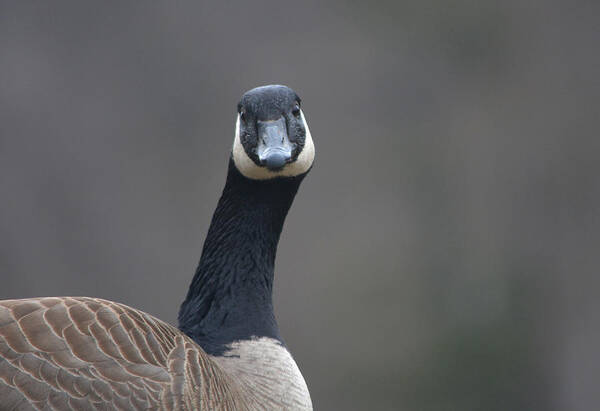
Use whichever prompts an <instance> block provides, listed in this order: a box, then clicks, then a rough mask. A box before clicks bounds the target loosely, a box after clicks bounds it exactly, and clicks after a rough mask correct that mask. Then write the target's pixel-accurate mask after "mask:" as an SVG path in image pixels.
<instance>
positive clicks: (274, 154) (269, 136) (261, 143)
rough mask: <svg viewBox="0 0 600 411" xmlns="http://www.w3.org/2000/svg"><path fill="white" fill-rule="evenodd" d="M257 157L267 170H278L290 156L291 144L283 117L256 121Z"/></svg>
mask: <svg viewBox="0 0 600 411" xmlns="http://www.w3.org/2000/svg"><path fill="white" fill-rule="evenodd" d="M256 125H257V128H258V150H257V154H258V159H259V160H260V164H261V165H263V166H266V167H267V168H268V169H269V170H273V171H275V170H279V169H281V168H282V167H283V166H284V165H286V163H287V162H289V161H290V159H291V158H292V144H291V143H290V140H289V138H288V134H287V127H286V124H285V119H284V118H283V117H280V118H279V119H278V120H269V121H260V120H259V121H257V122H256Z"/></svg>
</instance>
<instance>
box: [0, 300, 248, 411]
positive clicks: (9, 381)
mask: <svg viewBox="0 0 600 411" xmlns="http://www.w3.org/2000/svg"><path fill="white" fill-rule="evenodd" d="M240 392H241V391H240V389H239V388H238V387H237V385H236V382H235V381H233V380H232V379H231V378H229V376H228V375H227V374H226V373H224V372H223V370H222V369H220V368H219V366H218V365H216V364H215V363H214V362H213V361H212V360H211V359H210V357H209V356H208V355H207V354H206V353H205V352H204V351H203V350H202V349H201V348H200V347H199V346H198V345H197V344H196V343H194V342H193V341H192V340H191V339H189V338H188V337H187V336H185V335H184V334H183V333H181V332H180V331H179V330H177V329H176V328H174V327H172V326H170V325H169V324H166V323H164V322H162V321H160V320H158V319H156V318H154V317H152V316H150V315H148V314H145V313H143V312H141V311H138V310H134V309H133V308H130V307H127V306H125V305H122V304H118V303H114V302H111V301H106V300H101V299H97V298H87V297H51V298H32V299H26V300H5V301H0V399H1V401H0V410H28V409H38V410H42V409H44V410H71V409H81V410H94V409H98V410H108V409H122V410H151V409H165V410H196V409H246V408H247V407H246V406H245V404H244V403H243V401H242V399H241V397H240Z"/></svg>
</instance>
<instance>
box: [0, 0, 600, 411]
mask: <svg viewBox="0 0 600 411" xmlns="http://www.w3.org/2000/svg"><path fill="white" fill-rule="evenodd" d="M599 15H600V3H599V2H593V1H584V0H582V1H561V2H558V1H546V2H535V1H517V0H508V1H502V2H495V1H475V0H472V1H467V0H459V1H451V2H446V1H441V0H430V1H427V0H426V1H405V2H396V1H383V2H349V1H327V2H323V1H316V0H312V1H310V0H309V1H302V2H289V3H288V2H276V1H252V2H242V1H237V2H235V1H234V2H230V1H223V2H211V3H206V2H160V3H159V2H114V3H105V2H96V3H93V4H92V3H89V2H79V1H72V2H58V1H56V2H26V1H23V2H2V3H0V273H1V286H0V298H20V297H32V296H43V295H89V296H99V297H103V298H108V299H113V300H116V301H120V302H124V303H127V304H129V305H132V306H134V307H137V308H140V309H143V310H145V311H147V312H149V313H152V314H154V315H156V316H158V317H160V318H162V319H164V320H167V321H169V322H171V323H175V319H176V314H177V310H178V307H179V304H180V302H181V301H182V299H183V297H184V295H185V293H186V291H187V286H188V282H189V281H190V279H191V277H192V274H193V272H194V269H195V266H196V263H197V261H198V258H199V256H200V250H201V246H202V242H203V239H204V236H205V234H206V231H207V228H208V225H209V222H210V218H211V215H212V212H213V209H214V207H215V205H216V201H217V199H218V196H219V195H220V191H221V189H222V186H223V184H224V180H225V173H226V165H227V160H228V156H229V150H230V147H231V143H232V141H233V126H234V115H235V107H236V103H237V101H238V99H239V97H240V96H241V94H242V93H243V92H244V91H245V90H247V89H249V88H252V87H254V86H257V85H262V84H269V83H283V84H287V85H289V86H291V87H292V88H294V89H295V90H296V91H297V92H298V93H299V94H300V96H301V97H302V98H303V102H304V111H305V113H306V116H307V119H308V122H309V124H310V127H311V131H312V134H313V137H314V139H315V143H316V148H317V159H316V163H315V167H314V169H313V171H312V172H311V174H310V175H309V177H308V178H307V179H306V180H305V182H304V184H303V186H302V187H301V190H300V193H299V195H298V197H297V200H296V202H295V204H294V206H293V208H292V210H291V212H290V215H289V218H288V220H287V222H286V226H285V228H284V233H283V236H282V240H281V243H280V251H279V255H278V257H277V266H276V286H275V302H276V310H277V316H278V319H279V322H280V325H281V329H282V333H283V335H284V337H285V338H286V342H287V344H288V346H289V347H290V348H291V351H292V352H293V354H294V356H295V358H296V359H297V361H298V363H299V365H300V368H301V369H302V371H303V373H304V375H305V377H306V380H307V381H308V385H309V388H310V390H311V392H312V397H313V402H314V405H315V408H316V409H319V410H395V409H405V410H591V409H597V407H598V404H600V390H598V385H599V381H600V378H599V377H600V375H599V374H600V372H599V370H600V348H599V347H600V319H599V313H600V280H599V276H598V268H599V267H600V256H599V255H600V254H599V253H598V251H599V250H598V245H599V244H600V224H599V211H600V210H599V208H600V181H599V179H598V173H599V172H600V164H599V162H598V157H599V155H600V142H599V140H600V139H599V138H598V128H599V124H598V119H599V116H600V81H599V75H598V73H600V53H599V51H598V50H599V49H598V45H599V44H600V36H599V33H600V26H599V23H598V16H599Z"/></svg>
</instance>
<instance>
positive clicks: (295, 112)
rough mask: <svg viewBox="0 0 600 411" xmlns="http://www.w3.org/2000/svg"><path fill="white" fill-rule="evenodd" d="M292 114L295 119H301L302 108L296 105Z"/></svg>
mask: <svg viewBox="0 0 600 411" xmlns="http://www.w3.org/2000/svg"><path fill="white" fill-rule="evenodd" d="M292 114H293V115H294V116H295V117H300V106H299V105H298V104H296V105H295V106H294V108H293V109H292Z"/></svg>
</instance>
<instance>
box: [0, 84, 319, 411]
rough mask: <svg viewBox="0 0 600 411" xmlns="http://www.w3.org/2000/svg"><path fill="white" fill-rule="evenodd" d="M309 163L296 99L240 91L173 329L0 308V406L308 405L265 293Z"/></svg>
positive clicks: (90, 303)
mask: <svg viewBox="0 0 600 411" xmlns="http://www.w3.org/2000/svg"><path fill="white" fill-rule="evenodd" d="M313 159H314V145H313V141H312V137H311V135H310V131H309V129H308V126H307V124H306V120H305V118H304V114H303V113H302V110H301V109H300V98H299V97H298V96H297V95H296V93H295V92H294V91H293V90H291V89H290V88H288V87H285V86H274V85H270V86H263V87H258V88H255V89H252V90H250V91H248V92H246V93H245V94H244V95H243V96H242V98H241V100H240V102H239V104H238V114H237V121H236V126H235V139H234V143H233V149H232V152H231V157H230V160H229V170H228V174H227V180H226V184H225V188H224V190H223V194H222V195H221V198H220V200H219V202H218V205H217V208H216V211H215V213H214V216H213V218H212V222H211V224H210V228H209V230H208V234H207V237H206V241H205V243H204V247H203V250H202V257H201V258H200V263H199V265H198V268H197V270H196V273H195V275H194V278H193V280H192V283H191V285H190V287H189V291H188V293H187V296H186V298H185V300H184V302H183V303H182V305H181V309H180V311H179V317H178V318H179V329H177V328H175V327H173V326H171V325H169V324H167V323H165V322H163V321H161V320H159V319H157V318H154V317H152V316H151V315H149V314H146V313H144V312H142V311H139V310H136V309H134V308H131V307H128V306H126V305H123V304H119V303H116V302H112V301H106V300H102V299H98V298H88V297H47V298H29V299H23V300H4V301H0V409H1V410H29V409H31V410H33V409H38V410H39V409H43V410H67V409H84V410H87V409H120V410H139V409H144V410H147V409H165V410H175V409H177V410H197V409H233V410H238V409H240V410H241V409H251V410H254V409H312V404H311V399H310V394H309V392H308V389H307V386H306V383H305V381H304V378H303V377H302V374H301V373H300V370H299V369H298V367H297V365H296V363H295V362H294V359H293V358H292V356H291V355H290V353H289V352H288V350H287V349H286V347H285V345H284V343H283V341H282V339H281V337H280V335H279V329H278V326H277V322H276V321H275V316H274V314H273V303H272V288H273V267H274V262H275V253H276V250H277V243H278V241H279V235H280V233H281V229H282V227H283V223H284V220H285V217H286V215H287V212H288V210H289V208H290V206H291V204H292V201H293V199H294V196H295V194H296V191H297V190H298V187H299V185H300V182H301V181H302V179H303V178H304V176H305V175H306V174H307V172H308V171H309V169H310V168H311V166H312V162H313Z"/></svg>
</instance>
